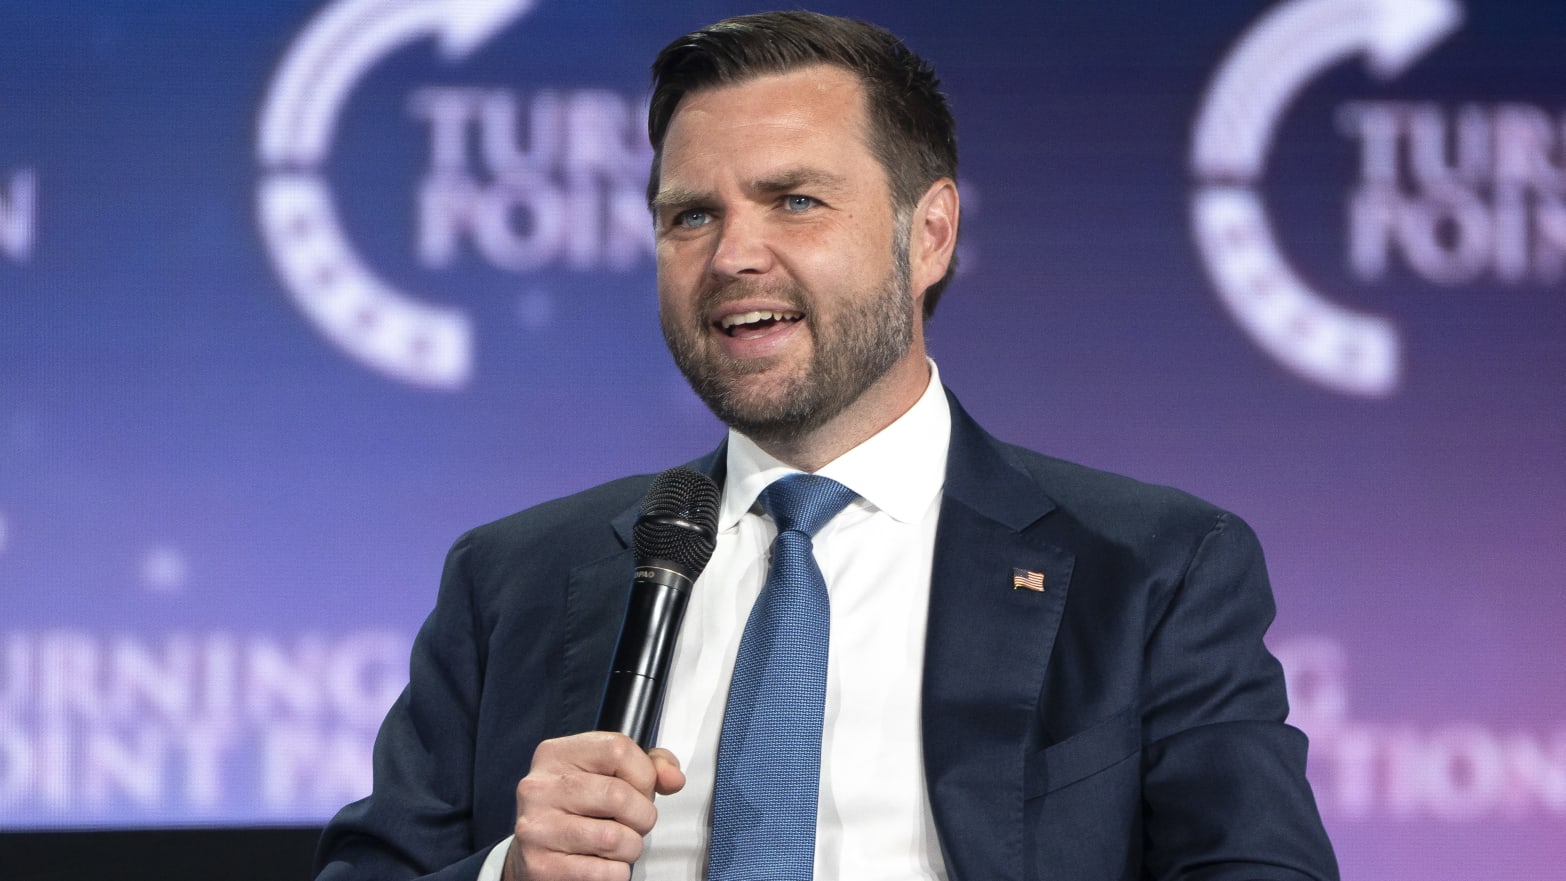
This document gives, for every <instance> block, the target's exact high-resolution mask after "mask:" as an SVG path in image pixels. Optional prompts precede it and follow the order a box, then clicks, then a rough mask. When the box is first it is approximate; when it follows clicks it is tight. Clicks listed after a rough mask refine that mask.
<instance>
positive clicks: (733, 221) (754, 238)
mask: <svg viewBox="0 0 1566 881" xmlns="http://www.w3.org/2000/svg"><path fill="white" fill-rule="evenodd" d="M774 259H775V258H774V255H773V253H772V246H771V243H770V241H769V240H768V237H767V231H766V222H765V220H764V218H763V217H761V216H759V215H758V214H756V213H754V212H750V211H730V212H729V213H728V215H727V216H726V217H724V218H723V220H722V227H721V229H720V230H719V232H718V240H717V246H716V248H715V249H714V250H713V253H712V263H711V266H712V272H713V274H714V275H718V276H725V277H732V276H740V275H760V274H765V273H766V272H767V271H768V270H770V269H771V268H772V262H773V260H774Z"/></svg>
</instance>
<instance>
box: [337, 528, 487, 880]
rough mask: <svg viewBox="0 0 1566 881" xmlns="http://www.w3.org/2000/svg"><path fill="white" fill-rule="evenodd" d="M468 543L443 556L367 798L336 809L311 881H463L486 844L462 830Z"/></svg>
mask: <svg viewBox="0 0 1566 881" xmlns="http://www.w3.org/2000/svg"><path fill="white" fill-rule="evenodd" d="M470 541H471V534H469V535H466V536H463V537H462V538H461V539H458V541H457V543H456V544H455V545H454V546H453V547H452V549H451V552H450V553H449V554H448V555H447V558H446V565H445V569H444V572H443V574H442V577H441V586H440V594H439V598H438V600H437V602H436V605H435V609H434V611H433V612H431V614H430V616H429V618H428V619H426V620H425V622H424V626H423V627H422V628H421V629H420V631H419V635H418V637H417V639H416V640H415V641H414V647H413V653H412V656H411V660H410V662H409V681H408V687H407V688H406V689H404V690H403V693H402V695H401V696H400V697H399V698H398V699H397V702H396V704H394V705H393V707H392V709H391V711H390V712H389V713H388V714H387V716H386V720H385V721H384V722H383V723H382V725H381V729H380V733H379V734H378V735H377V737H376V739H375V758H374V772H375V792H374V794H373V795H372V796H370V797H368V798H365V799H362V800H360V801H358V802H355V803H353V804H351V805H348V806H347V807H345V808H343V810H342V811H341V812H339V813H338V815H337V816H336V817H335V818H333V820H332V821H331V823H330V824H329V825H328V826H327V828H326V831H325V833H324V834H323V836H322V839H321V845H320V848H319V850H318V852H317V856H316V862H317V867H316V868H317V878H318V879H319V881H346V879H368V878H377V879H411V878H426V879H431V881H434V879H441V881H448V879H449V881H457V879H471V878H475V877H476V876H477V875H478V871H479V868H480V867H481V866H482V865H483V862H484V857H485V856H486V855H487V853H488V850H489V848H490V846H492V845H493V844H494V842H493V841H491V842H476V841H474V840H473V829H472V824H471V815H472V811H473V787H472V781H473V774H474V744H475V732H476V722H477V714H478V703H479V691H480V683H481V682H482V681H483V662H482V657H481V653H480V649H479V646H478V644H477V639H476V636H477V628H476V626H475V622H476V618H475V613H474V607H473V581H472V578H471V576H470V574H469V572H468V568H467V567H468V565H469V563H470V557H471V554H472V548H471V545H470ZM512 782H513V783H514V782H515V781H512Z"/></svg>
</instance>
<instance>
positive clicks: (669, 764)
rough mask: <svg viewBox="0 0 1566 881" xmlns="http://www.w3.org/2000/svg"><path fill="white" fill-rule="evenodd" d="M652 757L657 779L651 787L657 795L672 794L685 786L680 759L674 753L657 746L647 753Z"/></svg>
mask: <svg viewBox="0 0 1566 881" xmlns="http://www.w3.org/2000/svg"><path fill="white" fill-rule="evenodd" d="M647 757H648V758H650V759H652V763H653V771H654V773H655V774H656V775H657V780H656V782H655V783H654V784H653V789H654V790H655V791H656V792H657V793H658V794H659V795H673V794H674V793H676V792H679V791H680V790H682V789H684V788H685V772H684V771H683V770H682V769H681V768H680V760H679V758H678V757H677V756H675V755H674V753H671V752H669V751H668V750H666V749H663V748H661V747H660V748H657V749H654V750H652V751H651V752H649V753H648V754H647Z"/></svg>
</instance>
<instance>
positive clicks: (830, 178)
mask: <svg viewBox="0 0 1566 881" xmlns="http://www.w3.org/2000/svg"><path fill="white" fill-rule="evenodd" d="M846 184H847V178H845V177H843V176H842V175H839V174H833V173H831V172H828V171H821V170H820V169H815V168H790V169H785V170H783V171H780V172H778V173H776V174H773V175H771V176H769V177H764V178H761V179H760V180H755V181H751V182H750V183H749V184H747V185H746V190H747V191H749V192H752V193H760V194H771V193H788V192H793V191H795V190H801V189H812V190H821V189H825V190H829V191H835V190H840V189H842V188H843V187H844V186H845V185H846ZM712 198H713V197H712V194H711V193H710V192H709V191H706V190H694V189H684V188H680V187H670V188H669V189H663V190H659V191H658V194H657V195H656V196H653V198H652V202H651V208H652V210H653V211H659V210H667V209H670V208H683V207H685V206H688V205H700V204H702V203H705V202H710V201H712Z"/></svg>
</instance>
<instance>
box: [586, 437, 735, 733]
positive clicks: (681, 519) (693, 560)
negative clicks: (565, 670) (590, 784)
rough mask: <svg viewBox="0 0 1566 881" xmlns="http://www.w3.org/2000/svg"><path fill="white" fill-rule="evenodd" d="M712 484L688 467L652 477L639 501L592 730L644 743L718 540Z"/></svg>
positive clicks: (654, 727)
mask: <svg viewBox="0 0 1566 881" xmlns="http://www.w3.org/2000/svg"><path fill="white" fill-rule="evenodd" d="M718 499H719V491H718V485H717V484H715V483H713V482H712V479H711V478H709V477H708V476H707V475H705V474H701V473H698V472H696V471H692V470H690V469H689V468H670V469H669V470H668V471H665V472H663V473H662V474H659V475H658V476H657V477H655V478H653V482H652V486H651V487H650V488H649V489H648V490H647V496H646V498H644V499H643V500H642V514H641V516H640V517H638V518H637V520H636V528H635V530H634V531H633V538H632V543H631V544H632V547H633V549H634V550H635V554H636V577H635V579H634V580H633V581H632V582H631V598H630V605H629V606H628V607H627V608H626V610H625V623H624V624H623V625H622V626H621V628H620V641H619V644H618V645H617V646H616V647H615V652H614V664H613V665H612V666H611V667H610V670H609V683H608V685H607V687H606V688H605V689H604V700H603V704H602V705H601V707H600V708H599V711H598V730H600V731H619V732H620V733H622V734H625V735H627V736H628V737H630V738H631V739H632V740H634V741H636V742H637V743H638V744H640V745H641V747H642V748H643V749H647V748H650V747H651V746H652V744H653V739H654V737H655V736H656V735H657V733H658V718H659V716H660V715H661V714H662V712H663V693H664V688H665V683H666V680H667V678H668V673H669V663H670V661H671V659H672V658H673V656H674V641H675V639H676V638H678V637H679V635H680V622H681V621H682V620H683V619H684V618H685V605H686V603H687V602H688V601H689V600H690V591H691V585H692V584H693V583H694V582H695V581H696V577H697V576H698V575H700V574H701V570H703V569H705V568H706V567H707V561H708V560H709V559H711V558H712V550H713V548H714V547H716V546H717V543H718Z"/></svg>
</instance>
